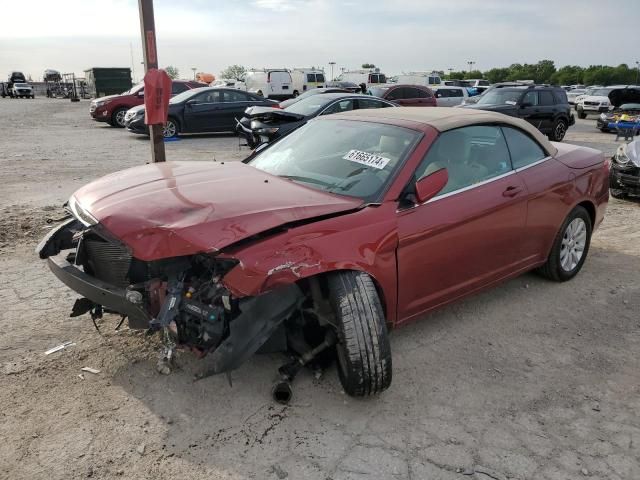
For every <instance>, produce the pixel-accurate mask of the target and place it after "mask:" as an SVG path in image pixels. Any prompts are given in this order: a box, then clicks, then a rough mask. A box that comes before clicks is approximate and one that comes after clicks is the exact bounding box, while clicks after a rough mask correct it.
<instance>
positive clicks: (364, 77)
mask: <svg viewBox="0 0 640 480" xmlns="http://www.w3.org/2000/svg"><path fill="white" fill-rule="evenodd" d="M337 80H338V81H341V82H353V83H355V84H356V85H365V86H366V88H371V87H374V86H377V85H381V84H384V83H387V76H386V75H385V74H384V73H381V72H380V70H379V69H375V70H353V71H348V72H342V74H341V75H340V76H339V77H338V78H337Z"/></svg>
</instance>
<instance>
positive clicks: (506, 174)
mask: <svg viewBox="0 0 640 480" xmlns="http://www.w3.org/2000/svg"><path fill="white" fill-rule="evenodd" d="M515 173H516V171H515V170H509V171H508V172H506V173H503V174H502V175H498V176H497V177H491V178H487V179H486V180H483V181H482V182H478V183H474V184H472V185H468V186H466V187H462V188H459V189H457V190H453V191H451V192H447V193H443V194H442V195H436V196H435V197H433V198H431V199H429V200H427V201H426V202H424V203H421V204H419V205H426V204H427V203H432V202H435V201H438V200H441V199H443V198H448V197H451V196H453V195H457V194H458V193H463V192H466V191H468V190H472V189H474V188H477V187H482V186H483V185H487V184H488V183H491V182H495V181H496V180H500V179H502V178H505V177H508V176H510V175H514V174H515Z"/></svg>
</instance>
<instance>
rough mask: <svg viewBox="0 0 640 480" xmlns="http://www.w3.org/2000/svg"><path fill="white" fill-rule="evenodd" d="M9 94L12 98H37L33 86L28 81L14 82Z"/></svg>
mask: <svg viewBox="0 0 640 480" xmlns="http://www.w3.org/2000/svg"><path fill="white" fill-rule="evenodd" d="M9 95H10V96H11V97H12V98H18V97H19V98H36V96H35V94H34V93H33V87H32V86H31V85H29V84H28V83H14V84H13V87H11V92H10V94H9Z"/></svg>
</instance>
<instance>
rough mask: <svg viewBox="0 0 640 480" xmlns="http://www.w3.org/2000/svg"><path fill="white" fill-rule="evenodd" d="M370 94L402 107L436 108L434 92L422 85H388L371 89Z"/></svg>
mask: <svg viewBox="0 0 640 480" xmlns="http://www.w3.org/2000/svg"><path fill="white" fill-rule="evenodd" d="M369 93H370V94H371V95H373V96H374V97H379V98H384V99H385V100H390V101H392V102H395V103H397V104H398V105H400V106H402V107H435V106H436V98H435V96H434V95H433V92H432V91H431V90H430V89H429V88H427V87H423V86H420V85H402V84H386V85H379V86H377V87H371V88H370V89H369Z"/></svg>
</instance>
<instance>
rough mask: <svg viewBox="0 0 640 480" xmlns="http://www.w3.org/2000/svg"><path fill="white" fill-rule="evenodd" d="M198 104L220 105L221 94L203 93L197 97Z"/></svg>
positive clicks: (216, 92)
mask: <svg viewBox="0 0 640 480" xmlns="http://www.w3.org/2000/svg"><path fill="white" fill-rule="evenodd" d="M194 100H195V102H194V103H196V104H202V103H219V102H220V92H219V91H210V92H203V93H201V94H200V95H197V96H196V97H195V98H194Z"/></svg>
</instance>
